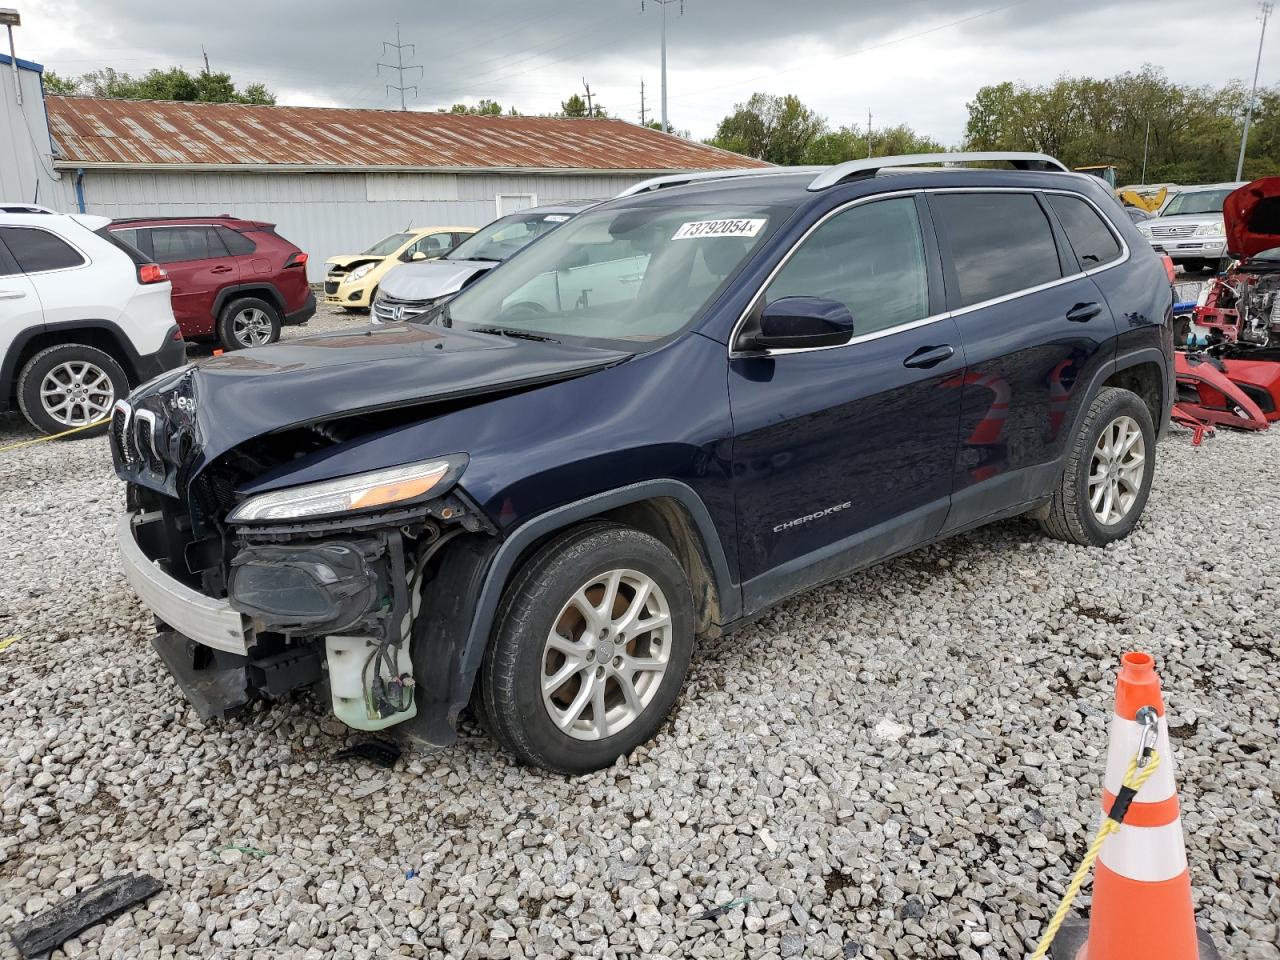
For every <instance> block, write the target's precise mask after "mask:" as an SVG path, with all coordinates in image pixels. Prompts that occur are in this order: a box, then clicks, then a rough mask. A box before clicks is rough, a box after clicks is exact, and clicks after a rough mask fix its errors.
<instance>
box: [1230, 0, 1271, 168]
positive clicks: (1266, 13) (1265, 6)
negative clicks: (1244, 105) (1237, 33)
mask: <svg viewBox="0 0 1280 960" xmlns="http://www.w3.org/2000/svg"><path fill="white" fill-rule="evenodd" d="M1270 16H1271V4H1270V3H1268V2H1264V3H1262V4H1261V5H1260V7H1259V12H1258V19H1259V20H1261V21H1262V32H1261V33H1259V34H1258V59H1257V62H1255V63H1254V65H1253V87H1252V88H1250V90H1249V108H1248V109H1247V110H1246V111H1245V114H1244V133H1242V134H1241V135H1240V159H1239V160H1238V161H1237V162H1236V179H1237V180H1243V179H1244V151H1245V148H1246V147H1248V146H1249V124H1250V123H1251V122H1252V121H1253V101H1254V97H1255V96H1256V95H1257V93H1258V71H1259V70H1260V69H1261V68H1262V41H1263V40H1265V39H1266V38H1267V18H1268V17H1270Z"/></svg>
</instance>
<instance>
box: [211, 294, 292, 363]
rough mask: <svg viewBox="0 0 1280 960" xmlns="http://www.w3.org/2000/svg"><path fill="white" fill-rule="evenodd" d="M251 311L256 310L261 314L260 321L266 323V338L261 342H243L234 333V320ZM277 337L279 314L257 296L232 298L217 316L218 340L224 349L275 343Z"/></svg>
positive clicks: (239, 348)
mask: <svg viewBox="0 0 1280 960" xmlns="http://www.w3.org/2000/svg"><path fill="white" fill-rule="evenodd" d="M253 311H258V312H259V313H260V314H261V316H262V322H265V323H266V325H267V327H266V329H267V338H266V339H265V340H263V341H262V342H261V343H255V344H248V343H243V342H241V341H240V340H238V339H237V338H236V335H235V325H236V320H237V318H239V317H240V316H241V315H243V314H251V313H252V312H253ZM279 339H280V314H279V312H278V311H277V310H276V308H275V307H273V306H272V305H271V304H269V303H267V301H265V300H259V299H258V298H257V297H241V298H240V299H239V300H232V301H231V302H230V303H228V304H227V305H226V306H225V307H223V308H222V313H221V315H220V316H219V317H218V342H219V343H221V344H222V346H223V348H224V349H226V350H244V349H245V348H247V347H250V346H265V345H266V344H268V343H275V342H276V341H277V340H279Z"/></svg>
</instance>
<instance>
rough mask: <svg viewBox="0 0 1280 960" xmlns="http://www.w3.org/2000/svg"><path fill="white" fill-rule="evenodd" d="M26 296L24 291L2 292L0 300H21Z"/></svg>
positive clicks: (0, 292) (0, 291)
mask: <svg viewBox="0 0 1280 960" xmlns="http://www.w3.org/2000/svg"><path fill="white" fill-rule="evenodd" d="M26 295H27V294H26V292H25V291H23V290H0V300H21V299H22V298H23V297H25V296H26Z"/></svg>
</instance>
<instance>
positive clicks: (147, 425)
mask: <svg viewBox="0 0 1280 960" xmlns="http://www.w3.org/2000/svg"><path fill="white" fill-rule="evenodd" d="M133 445H134V449H135V451H136V452H137V454H138V455H140V456H142V457H143V458H145V459H146V461H147V469H149V470H150V471H151V472H152V473H158V474H161V475H163V474H164V460H163V459H162V458H161V456H160V451H159V449H158V446H157V444H156V418H155V415H154V414H152V413H151V412H150V411H149V410H139V411H137V412H136V413H135V414H134V417H133Z"/></svg>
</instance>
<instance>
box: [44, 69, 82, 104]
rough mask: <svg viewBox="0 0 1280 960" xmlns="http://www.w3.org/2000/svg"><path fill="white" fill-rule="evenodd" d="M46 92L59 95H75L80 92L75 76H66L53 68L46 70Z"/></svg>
mask: <svg viewBox="0 0 1280 960" xmlns="http://www.w3.org/2000/svg"><path fill="white" fill-rule="evenodd" d="M44 92H45V93H51V94H53V95H54V96H58V97H74V96H75V95H76V93H77V92H78V88H77V87H76V78H75V77H64V76H62V75H61V74H59V73H55V72H54V71H52V70H46V71H45V72H44Z"/></svg>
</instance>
